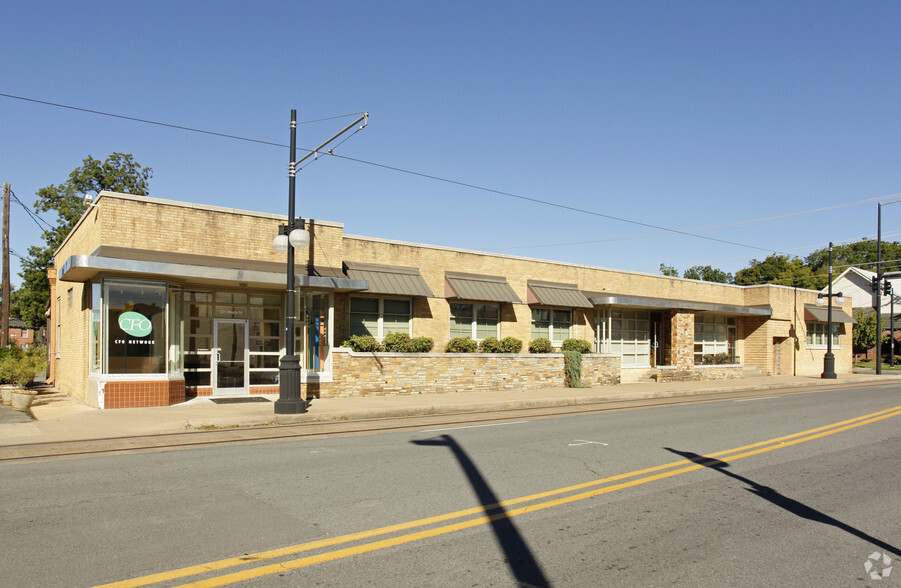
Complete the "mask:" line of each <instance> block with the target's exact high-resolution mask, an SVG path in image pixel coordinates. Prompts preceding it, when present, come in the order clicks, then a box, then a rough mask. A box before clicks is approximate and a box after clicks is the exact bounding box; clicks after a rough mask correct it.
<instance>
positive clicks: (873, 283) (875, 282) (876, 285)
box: [870, 276, 879, 294]
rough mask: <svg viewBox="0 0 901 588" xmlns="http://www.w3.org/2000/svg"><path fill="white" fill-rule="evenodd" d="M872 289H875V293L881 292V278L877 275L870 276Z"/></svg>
mask: <svg viewBox="0 0 901 588" xmlns="http://www.w3.org/2000/svg"><path fill="white" fill-rule="evenodd" d="M870 289H871V290H872V291H873V293H874V294H875V293H876V292H879V278H877V277H875V276H874V277H872V278H870Z"/></svg>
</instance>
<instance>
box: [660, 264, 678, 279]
mask: <svg viewBox="0 0 901 588" xmlns="http://www.w3.org/2000/svg"><path fill="white" fill-rule="evenodd" d="M660 273H661V274H662V275H664V276H668V277H670V278H678V277H679V272H678V271H677V270H676V268H674V267H673V266H671V265H666V264H663V263H661V264H660Z"/></svg>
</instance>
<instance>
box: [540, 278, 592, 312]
mask: <svg viewBox="0 0 901 588" xmlns="http://www.w3.org/2000/svg"><path fill="white" fill-rule="evenodd" d="M528 285H529V298H528V303H529V304H545V305H547V306H563V307H568V308H591V307H592V306H594V305H593V304H591V302H590V301H589V300H588V298H586V297H585V295H584V294H582V292H581V291H580V290H579V287H578V286H576V285H575V284H559V283H556V282H540V281H538V280H529V281H528Z"/></svg>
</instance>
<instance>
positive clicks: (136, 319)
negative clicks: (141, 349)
mask: <svg viewBox="0 0 901 588" xmlns="http://www.w3.org/2000/svg"><path fill="white" fill-rule="evenodd" d="M119 328H121V329H122V330H123V331H125V332H126V333H128V334H129V335H131V336H132V337H145V336H147V335H149V334H150V331H152V330H153V325H151V324H150V319H148V318H147V317H146V316H144V315H143V314H141V313H139V312H134V311H129V312H123V313H122V314H120V315H119Z"/></svg>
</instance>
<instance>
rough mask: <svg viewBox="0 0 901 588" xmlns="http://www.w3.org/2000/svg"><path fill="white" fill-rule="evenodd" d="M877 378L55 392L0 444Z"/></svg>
mask: <svg viewBox="0 0 901 588" xmlns="http://www.w3.org/2000/svg"><path fill="white" fill-rule="evenodd" d="M896 381H897V380H894V379H892V378H890V377H889V376H885V375H883V376H876V375H874V374H872V375H871V374H847V375H840V376H839V378H838V379H837V380H822V379H820V378H818V377H802V376H761V377H750V378H744V379H741V380H717V381H705V382H670V383H656V382H648V383H640V384H621V385H618V386H610V387H600V386H598V387H593V388H581V389H580V388H542V389H536V390H516V391H488V392H465V393H451V394H410V395H398V396H370V397H346V398H322V399H316V400H314V401H313V403H312V405H311V406H310V409H309V411H308V412H307V413H306V414H302V415H276V414H275V413H274V405H273V401H274V400H275V399H276V396H264V397H263V398H264V399H265V401H257V402H240V403H234V404H216V403H214V402H213V401H212V400H211V399H210V398H209V397H203V398H195V399H193V400H190V401H188V402H185V403H183V404H178V405H175V406H167V407H160V408H124V409H114V410H99V409H95V408H89V407H87V406H85V405H84V404H82V403H81V402H80V401H78V400H75V399H73V398H71V397H69V396H67V395H65V394H61V393H60V392H58V391H55V390H53V389H52V388H47V389H45V390H43V391H42V393H40V394H39V395H38V396H37V398H36V399H35V402H34V404H33V405H32V414H33V415H34V417H35V420H33V421H28V422H15V421H16V420H17V417H18V416H19V415H11V414H10V413H12V412H15V411H13V410H12V409H11V408H9V407H8V406H2V407H0V445H17V444H23V443H29V444H30V443H44V442H47V443H50V442H58V441H71V440H85V439H109V438H121V437H131V436H136V435H151V434H157V433H171V432H177V431H185V430H191V429H204V428H229V427H253V426H264V425H273V424H289V423H302V422H322V421H336V420H350V419H373V418H388V417H403V416H420V415H430V414H453V413H474V412H488V411H500V410H510V409H517V408H541V407H555V406H573V405H580V404H597V403H603V402H614V401H624V400H626V401H628V400H639V399H648V398H672V397H677V396H697V395H713V394H723V393H729V392H734V393H754V392H755V391H760V392H761V393H766V391H767V390H777V389H789V390H797V391H798V392H801V391H815V390H817V389H824V388H826V387H829V386H835V385H848V384H855V385H880V384H883V385H884V384H891V383H892V382H896Z"/></svg>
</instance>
